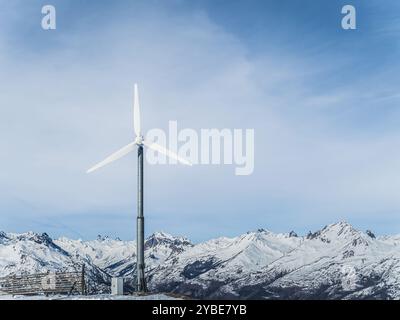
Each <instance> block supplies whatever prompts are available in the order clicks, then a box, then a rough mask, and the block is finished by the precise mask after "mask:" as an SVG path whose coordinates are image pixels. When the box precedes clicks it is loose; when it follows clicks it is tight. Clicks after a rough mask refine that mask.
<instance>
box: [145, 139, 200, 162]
mask: <svg viewBox="0 0 400 320" xmlns="http://www.w3.org/2000/svg"><path fill="white" fill-rule="evenodd" d="M143 144H144V145H145V146H146V147H148V148H150V149H153V150H155V151H158V152H160V153H162V154H165V155H166V156H168V157H170V158H173V159H175V160H178V161H179V162H180V163H183V164H186V165H188V166H191V165H192V163H191V162H190V161H188V160H186V159H183V158H182V157H180V156H178V155H177V154H176V153H175V152H172V151H171V150H168V149H166V148H164V147H163V146H160V145H159V144H157V143H155V142H148V141H143Z"/></svg>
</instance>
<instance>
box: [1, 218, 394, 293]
mask: <svg viewBox="0 0 400 320" xmlns="http://www.w3.org/2000/svg"><path fill="white" fill-rule="evenodd" d="M135 252H136V244H135V242H134V241H121V240H112V239H109V238H107V237H106V238H104V237H99V238H98V239H97V240H93V241H82V240H70V239H67V238H61V239H58V240H54V241H53V240H52V239H50V238H49V237H48V236H47V235H46V234H42V235H38V234H35V233H25V234H20V235H17V234H9V233H7V234H6V233H0V276H4V275H9V274H14V273H24V272H26V273H34V272H42V271H44V270H66V269H71V268H76V267H77V266H78V267H79V266H81V265H82V263H85V264H86V265H87V266H88V269H89V270H90V272H89V276H90V277H91V279H92V281H98V282H102V283H107V281H109V277H110V276H123V277H125V278H126V279H127V281H126V282H127V284H128V289H132V286H133V283H134V276H135V271H136V265H135V260H136V257H135ZM145 256H146V273H147V277H148V285H149V288H150V289H151V290H153V291H159V292H175V293H180V294H185V295H189V296H192V297H196V298H222V299H223V298H233V299H248V298H252V299H315V298H317V299H400V236H384V237H375V235H374V234H373V233H372V232H370V231H367V232H361V231H358V230H355V229H354V228H353V227H352V226H351V225H350V224H348V223H346V222H340V223H335V224H331V225H329V226H326V227H325V228H323V229H322V230H319V231H317V232H314V233H309V234H308V235H306V236H302V237H299V236H297V235H296V234H295V233H294V232H290V233H288V234H275V233H272V232H270V231H266V230H263V229H259V230H257V231H254V232H248V233H246V234H243V235H240V236H238V237H234V238H226V237H223V238H218V239H213V240H209V241H206V242H203V243H199V244H195V245H194V244H192V243H191V242H190V241H188V240H187V239H185V238H178V237H173V236H171V235H169V234H166V233H162V232H158V233H155V234H153V235H151V236H150V237H149V238H148V239H147V240H146V242H145Z"/></svg>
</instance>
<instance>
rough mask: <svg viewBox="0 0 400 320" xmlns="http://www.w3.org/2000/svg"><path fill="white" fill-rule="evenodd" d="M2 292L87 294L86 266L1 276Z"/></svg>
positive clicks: (0, 289)
mask: <svg viewBox="0 0 400 320" xmlns="http://www.w3.org/2000/svg"><path fill="white" fill-rule="evenodd" d="M0 294H3V295H5V294H6V295H7V294H12V295H36V294H46V295H48V294H68V295H71V294H86V281H85V268H84V267H83V268H82V270H81V271H74V272H48V273H37V274H30V275H13V276H8V277H4V278H0Z"/></svg>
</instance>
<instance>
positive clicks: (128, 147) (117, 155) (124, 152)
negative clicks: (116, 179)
mask: <svg viewBox="0 0 400 320" xmlns="http://www.w3.org/2000/svg"><path fill="white" fill-rule="evenodd" d="M134 149H135V142H132V143H130V144H128V145H126V146H125V147H123V148H121V149H119V150H118V151H117V152H115V153H113V154H112V155H111V156H109V157H107V158H105V159H104V160H103V161H101V162H99V163H98V164H96V165H95V166H93V167H92V168H90V169H89V170H88V171H87V172H86V173H90V172H93V171H94V170H97V169H99V168H101V167H104V166H105V165H107V164H109V163H111V162H113V161H115V160H118V159H119V158H122V157H123V156H125V155H127V154H128V153H129V152H131V151H133V150H134Z"/></svg>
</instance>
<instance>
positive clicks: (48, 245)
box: [0, 232, 110, 290]
mask: <svg viewBox="0 0 400 320" xmlns="http://www.w3.org/2000/svg"><path fill="white" fill-rule="evenodd" d="M82 265H85V267H86V272H87V274H88V277H89V283H90V284H92V287H93V288H96V289H99V290H104V289H105V288H107V287H108V283H109V281H110V280H109V278H110V277H109V275H108V274H107V273H105V272H104V271H103V270H101V269H100V268H98V267H97V266H96V265H95V264H93V263H92V261H91V260H90V259H85V258H82V257H81V256H79V255H76V254H75V253H73V252H71V253H70V252H67V251H66V250H64V249H62V248H61V247H59V246H58V245H57V244H56V243H54V242H53V240H52V239H51V238H50V237H49V236H48V235H47V234H46V233H43V234H37V233H34V232H27V233H23V234H13V233H4V232H1V233H0V277H5V276H9V275H22V274H35V273H45V272H48V271H80V270H81V269H82Z"/></svg>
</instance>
